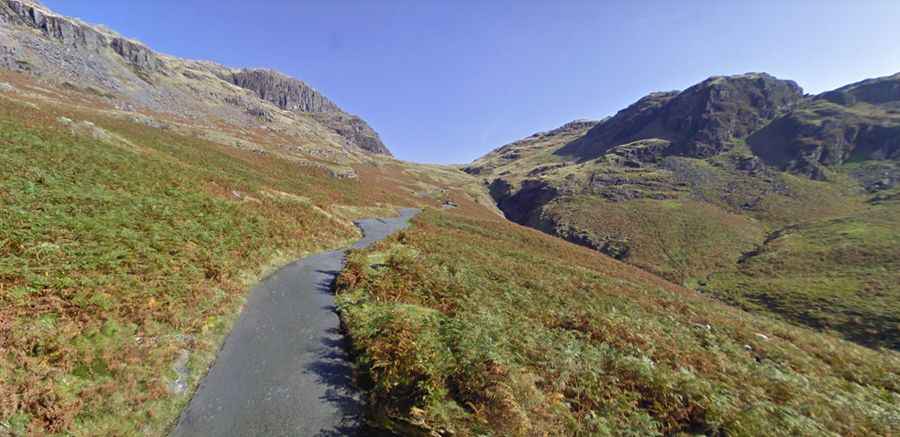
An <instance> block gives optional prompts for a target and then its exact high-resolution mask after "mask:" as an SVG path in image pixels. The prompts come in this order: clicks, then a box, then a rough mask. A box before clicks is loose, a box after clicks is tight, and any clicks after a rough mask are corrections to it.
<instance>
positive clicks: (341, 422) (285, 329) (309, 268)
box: [172, 208, 419, 437]
mask: <svg viewBox="0 0 900 437" xmlns="http://www.w3.org/2000/svg"><path fill="white" fill-rule="evenodd" d="M418 212H419V210H417V209H411V208H409V209H404V210H403V211H402V212H401V214H400V216H399V217H396V218H390V219H366V220H361V221H359V222H357V225H358V226H359V227H360V228H361V229H362V231H363V235H364V237H363V239H362V240H360V241H358V242H357V243H356V244H354V245H353V246H352V247H353V248H354V249H359V248H365V247H367V246H369V245H371V244H373V243H375V242H377V241H380V240H382V239H384V238H385V237H387V236H388V235H390V234H392V233H393V232H395V231H398V230H400V229H403V228H405V227H406V226H407V225H408V224H409V220H410V219H411V218H412V217H414V216H415V215H416V214H417V213H418ZM345 254H346V249H344V250H335V251H331V252H323V253H319V254H316V255H311V256H309V257H306V258H304V259H302V260H300V261H297V262H294V263H292V264H290V265H287V266H285V267H283V268H282V269H280V270H278V271H277V272H276V273H274V274H272V275H271V276H269V277H268V278H266V279H265V281H264V282H262V283H261V284H259V285H258V286H257V287H256V288H254V289H253V291H252V292H251V294H250V296H249V298H248V299H247V304H246V305H245V307H244V309H243V311H242V312H241V316H240V318H239V319H238V321H237V323H236V324H235V326H234V328H233V330H232V331H231V334H230V335H229V336H228V338H227V339H226V340H225V344H224V345H223V346H222V349H221V351H219V354H218V356H217V358H216V361H215V363H214V364H213V366H212V367H211V368H210V370H209V373H208V374H207V375H206V378H205V379H204V380H203V381H202V382H201V384H200V387H199V388H198V389H197V392H196V394H195V395H194V397H193V399H191V402H190V403H189V404H188V406H187V408H185V410H184V411H183V412H182V413H181V417H180V418H179V421H178V423H177V425H176V427H175V430H174V431H173V433H172V436H173V437H187V436H217V437H225V436H321V437H324V436H338V435H347V434H352V433H353V432H354V431H355V430H357V429H359V427H360V425H361V423H360V422H361V420H360V417H359V416H360V413H361V410H362V400H361V398H360V396H359V394H358V393H357V392H356V391H355V390H354V389H353V387H352V385H351V365H350V362H349V361H348V357H347V354H346V352H345V350H344V347H343V346H344V344H343V341H344V340H343V336H342V335H341V333H340V327H339V319H338V316H337V314H336V313H335V307H334V294H333V285H334V280H335V278H336V277H337V275H338V273H339V272H340V271H341V269H342V268H343V265H344V256H345Z"/></svg>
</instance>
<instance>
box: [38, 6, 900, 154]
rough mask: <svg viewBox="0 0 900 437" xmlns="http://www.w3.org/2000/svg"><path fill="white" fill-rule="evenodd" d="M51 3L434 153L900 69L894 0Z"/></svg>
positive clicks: (398, 146) (405, 148)
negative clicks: (285, 88) (329, 104)
mask: <svg viewBox="0 0 900 437" xmlns="http://www.w3.org/2000/svg"><path fill="white" fill-rule="evenodd" d="M44 4H46V5H47V6H48V7H50V8H51V9H54V10H56V11H58V12H60V13H63V14H66V15H72V16H76V17H79V18H82V19H84V20H86V21H89V22H94V23H102V24H105V25H108V26H109V27H111V28H112V29H114V30H117V31H119V32H120V33H122V34H124V35H127V36H130V37H133V38H136V39H139V40H141V41H143V42H145V43H147V44H148V45H149V46H150V47H152V48H154V49H156V50H158V51H161V52H164V53H168V54H172V55H177V56H181V57H188V58H195V59H210V60H214V61H217V62H220V63H223V64H226V65H229V66H234V67H270V68H274V69H277V70H280V71H282V72H285V73H287V74H290V75H292V76H295V77H298V78H300V79H303V80H304V81H306V82H307V83H309V84H311V85H312V86H314V87H315V88H317V89H319V90H320V91H322V92H323V93H325V94H326V95H327V96H329V97H330V98H331V99H332V100H334V101H335V102H336V103H337V104H338V105H340V106H341V107H343V108H344V109H345V110H347V111H349V112H352V113H355V114H359V115H360V116H362V117H363V118H365V119H366V120H367V121H369V123H370V124H371V125H372V126H373V127H374V128H375V129H376V130H377V131H378V132H379V133H380V134H381V136H382V138H383V139H384V141H385V143H386V144H387V145H388V147H390V149H391V150H392V151H393V152H394V153H395V155H397V157H399V158H401V159H406V160H412V161H420V162H437V163H463V162H468V161H470V160H472V159H474V158H476V157H478V156H480V155H482V154H484V153H486V152H487V151H489V150H490V149H493V148H495V147H497V146H500V145H503V144H505V143H507V142H510V141H513V140H516V139H518V138H521V137H524V136H527V135H530V134H531V133H533V132H536V131H539V130H546V129H551V128H554V127H556V126H558V125H561V124H563V123H565V122H567V121H570V120H573V119H577V118H601V117H603V116H606V115H610V114H613V113H615V112H616V111H617V110H619V109H621V108H623V107H625V106H627V105H628V104H630V103H632V102H633V101H635V100H636V99H638V98H640V97H641V96H643V95H645V94H646V93H648V92H651V91H657V90H671V89H683V88H685V87H687V86H690V85H692V84H694V83H696V82H698V81H700V80H702V79H704V78H706V77H708V76H711V75H718V74H735V73H744V72H748V71H766V72H769V73H771V74H774V75H776V76H778V77H782V78H788V79H793V80H796V81H797V82H798V83H799V84H800V85H801V86H803V88H804V89H805V90H807V92H821V91H824V90H827V89H832V88H836V87H838V86H840V85H844V84H846V83H850V82H855V81H857V80H860V79H864V78H869V77H875V76H883V75H887V74H892V73H896V72H898V71H900V43H898V42H900V1H896V0H885V1H880V2H879V1H874V0H872V1H867V0H858V1H837V0H833V1H832V0H818V1H800V0H796V1H792V0H773V1H738V0H735V1H728V0H726V1H690V0H681V1H674V0H673V1H643V2H641V1H632V2H626V1H621V2H613V1H608V2H604V1H564V0H563V1H551V0H546V1H530V0H515V1H501V0H487V1H474V0H454V1H451V0H447V1H431V0H417V1H413V0H410V1H400V0H397V1H366V2H363V1H344V0H319V1H289V0H269V1H263V0H260V1H255V2H254V1H247V0H153V1H122V0H44Z"/></svg>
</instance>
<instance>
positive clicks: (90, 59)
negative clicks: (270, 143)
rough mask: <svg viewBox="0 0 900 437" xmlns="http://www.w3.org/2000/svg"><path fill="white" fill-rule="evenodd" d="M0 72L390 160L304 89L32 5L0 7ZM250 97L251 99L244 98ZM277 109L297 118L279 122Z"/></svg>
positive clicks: (365, 131) (123, 104)
mask: <svg viewBox="0 0 900 437" xmlns="http://www.w3.org/2000/svg"><path fill="white" fill-rule="evenodd" d="M0 68H3V69H7V70H12V71H17V72H21V73H25V74H29V75H33V76H39V77H41V78H43V79H46V80H49V81H51V82H56V83H58V84H61V85H67V86H69V87H74V88H79V89H85V90H96V91H97V92H95V93H93V94H95V95H99V96H103V97H104V98H106V99H108V101H109V102H111V103H113V104H115V106H116V107H118V108H127V110H129V111H132V110H135V109H147V110H150V111H155V112H161V113H168V114H172V115H175V116H177V117H179V118H182V119H188V120H198V119H208V120H217V121H225V122H226V123H230V124H233V125H235V126H238V127H240V128H249V127H254V126H258V125H259V124H260V123H273V122H276V121H277V123H279V125H280V126H281V128H282V129H284V128H286V129H288V130H292V131H294V132H301V133H309V136H308V137H307V138H315V139H316V141H323V142H327V143H328V144H330V145H331V147H336V148H338V149H340V150H343V151H345V152H346V151H354V150H355V151H364V152H367V153H374V154H386V155H390V151H388V149H387V147H386V146H385V145H384V144H383V143H382V141H381V139H380V138H379V136H378V134H377V133H376V132H375V131H374V130H373V129H372V128H371V127H370V126H369V125H368V124H367V123H366V122H365V121H364V120H363V119H361V118H360V117H357V116H354V115H351V114H347V113H346V112H344V111H342V110H341V108H339V107H338V106H337V105H336V104H335V103H334V102H332V101H331V100H329V99H328V98H327V97H325V96H324V95H323V94H321V93H319V92H318V91H316V90H315V89H313V88H312V87H310V86H309V85H307V84H306V83H304V82H303V81H300V80H297V79H293V78H291V77H288V76H285V75H283V74H280V73H277V72H274V71H271V70H256V69H243V70H234V69H230V68H227V67H224V66H221V65H218V64H214V63H211V62H203V61H190V60H184V59H179V58H175V57H171V56H166V55H162V54H159V53H157V52H155V51H153V50H152V49H150V48H149V47H147V46H145V45H144V44H141V43H140V42H137V41H134V40H131V39H128V38H125V37H122V36H120V35H118V34H116V33H115V32H113V31H110V30H108V29H106V28H104V27H101V26H94V25H91V24H87V23H84V22H82V21H80V20H78V19H75V18H70V17H65V16H61V15H59V14H56V13H54V12H52V11H50V10H49V9H48V8H46V7H44V6H42V5H41V4H39V3H37V2H35V1H32V0H0ZM248 91H249V92H248ZM278 109H281V110H283V111H289V112H291V113H295V114H302V115H301V116H287V115H286V114H280V115H279V114H277V112H278Z"/></svg>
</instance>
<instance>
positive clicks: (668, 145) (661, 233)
mask: <svg viewBox="0 0 900 437" xmlns="http://www.w3.org/2000/svg"><path fill="white" fill-rule="evenodd" d="M897 86H900V76H896V75H895V76H890V77H885V78H880V79H873V80H868V81H863V82H860V83H858V84H854V85H849V86H847V87H843V88H840V89H838V90H835V91H832V92H828V93H824V94H822V95H820V96H803V95H802V92H801V90H800V88H799V87H798V86H797V85H796V84H795V83H794V82H790V81H783V80H779V79H776V78H774V77H772V76H769V75H766V74H755V73H754V74H745V75H739V76H730V77H713V78H710V79H707V80H705V81H703V82H701V83H699V84H697V85H695V86H693V87H690V88H688V89H687V90H685V91H682V92H666V93H653V94H650V95H648V96H647V97H645V98H643V99H641V100H639V101H638V102H637V103H635V104H634V105H632V106H630V107H628V108H626V109H624V110H622V111H620V112H619V113H617V114H616V115H615V116H613V117H610V118H608V119H607V120H604V121H603V122H600V123H598V124H596V125H594V126H593V127H591V128H590V129H589V130H587V131H585V132H583V131H570V133H569V135H561V134H560V135H555V136H548V137H545V138H543V139H542V141H541V142H540V143H537V142H536V141H534V140H532V139H526V140H522V141H519V142H516V143H512V144H510V145H507V146H504V147H501V148H500V149H497V150H496V151H494V152H492V153H491V154H488V155H487V156H485V157H484V158H482V159H479V160H478V161H475V162H474V163H473V164H471V165H470V166H468V167H466V168H465V170H466V171H467V172H469V173H471V174H473V175H477V176H479V177H481V178H482V179H483V181H484V183H485V184H486V185H487V186H488V187H489V189H490V192H491V195H492V196H493V197H494V199H495V200H496V201H497V205H498V206H499V207H500V209H501V210H502V211H503V212H504V213H505V214H506V216H507V217H508V218H509V219H511V220H513V221H516V222H518V223H521V224H525V225H528V226H531V227H534V228H537V229H540V230H542V231H545V232H548V233H550V234H553V235H557V236H561V237H563V238H565V239H567V240H569V241H572V242H575V243H578V244H582V245H586V246H588V247H592V248H594V249H597V250H599V251H601V252H603V253H605V254H607V255H609V256H612V257H614V258H617V259H620V260H624V261H627V262H629V263H631V264H634V265H636V266H638V267H641V268H642V269H644V270H647V271H650V272H653V273H656V274H659V275H661V276H663V277H666V278H668V279H671V280H673V281H675V282H678V283H684V284H688V285H692V286H696V285H697V284H699V283H705V281H706V280H705V278H706V277H707V276H708V275H710V274H712V273H714V272H725V271H733V270H735V269H739V268H742V267H741V266H739V265H738V261H739V260H740V259H743V258H744V257H745V254H747V253H751V252H754V251H756V250H757V249H758V246H760V245H763V243H764V241H765V240H766V237H767V236H768V235H770V234H771V233H774V232H776V231H777V230H779V229H783V228H785V227H790V226H794V225H801V224H811V223H818V222H819V221H822V220H838V219H840V218H842V217H859V218H860V219H861V220H863V221H865V220H867V219H868V218H869V217H872V215H871V214H870V213H869V211H871V210H873V209H875V208H877V207H876V206H874V205H872V203H871V202H870V200H871V199H872V198H873V196H878V195H879V194H878V193H880V192H884V191H885V190H891V189H892V187H895V186H896V185H897V183H898V181H900V173H898V171H900V154H898V149H897V145H898V141H900V131H896V129H898V128H900V118H898V113H897V112H896V111H897V109H896V108H897V105H898V100H897V99H896V92H895V91H894V90H895V89H896V87H897ZM564 131H565V130H564ZM582 132H583V133H582ZM884 220H888V221H893V224H892V226H900V216H898V217H896V218H895V217H893V216H891V215H890V214H887V215H886V216H885V218H884ZM838 238H840V237H838ZM892 251H900V246H894V247H889V248H884V247H882V248H880V249H878V251H876V252H875V253H873V254H871V255H872V256H871V257H870V258H869V259H870V261H871V262H872V263H874V264H875V265H874V266H873V268H877V269H883V270H884V271H885V272H886V273H885V275H886V277H885V280H886V281H888V282H890V281H893V282H900V277H898V276H897V275H898V274H900V273H898V272H897V270H896V269H895V268H894V267H893V265H892V264H891V262H892V261H890V260H891V259H893V257H892V256H889V255H891V253H895V252H892ZM878 254H883V255H886V256H884V257H882V256H876V255H878ZM795 255H798V256H799V254H795ZM807 255H808V256H812V253H810V254H807ZM814 264H815V263H814ZM807 267H808V268H818V269H820V270H819V271H820V272H826V271H830V269H832V268H834V267H837V268H839V269H840V268H841V266H839V265H838V266H834V265H830V264H828V263H824V262H823V263H819V264H816V265H814V266H807ZM767 271H768V272H770V273H771V272H777V271H778V267H777V266H771V268H770V269H769V270H767ZM848 274H849V275H851V276H854V275H855V278H856V279H857V280H860V281H862V280H863V277H864V275H865V274H864V273H862V272H855V273H848ZM857 283H858V282H857ZM755 284H756V283H755V282H753V281H752V280H750V281H749V282H748V281H742V282H741V287H743V288H742V289H744V290H746V289H749V288H752V287H755ZM760 285H761V284H760ZM794 285H795V286H798V287H799V286H801V285H800V284H799V283H797V284H794ZM847 287H850V286H847ZM847 287H844V288H842V290H844V291H842V293H859V292H860V291H858V290H850V289H848V288H847ZM707 288H708V289H710V290H711V289H712V287H711V286H710V287H707ZM781 292H787V291H786V290H785V289H784V288H783V287H782V289H781ZM880 292H881V293H884V294H883V296H884V298H885V299H886V301H890V300H892V299H894V300H895V299H897V298H900V294H898V291H897V290H895V289H894V288H893V287H886V288H883V289H880ZM736 293H737V294H740V293H741V292H740V291H738V290H736V289H734V288H733V287H732V288H731V289H730V291H729V292H728V293H723V295H724V294H728V295H729V296H732V297H734V296H735V294H736ZM754 293H757V291H754ZM760 293H761V292H760ZM769 297H770V296H768V295H766V296H761V295H758V296H757V300H759V299H763V298H765V299H768V298H769ZM731 300H732V301H734V299H731ZM793 305H794V306H795V310H797V311H802V309H801V308H800V306H802V303H799V302H794V303H793ZM809 305H816V304H814V303H809ZM776 307H777V308H781V309H777V308H776ZM755 308H756V309H759V308H760V307H759V306H757V307H755ZM766 308H767V309H769V310H772V311H775V312H777V313H784V311H782V310H784V306H775V305H769V306H767V307H766ZM857 309H859V310H861V309H860V308H857V307H856V306H852V305H851V306H850V307H847V308H845V309H843V310H841V309H839V308H838V306H832V307H831V308H830V309H829V308H825V309H822V310H821V311H820V312H821V313H823V314H824V313H830V312H833V313H834V314H835V315H836V313H838V312H847V311H853V310H857ZM868 316H873V320H877V322H873V323H874V324H876V325H879V326H880V328H873V329H875V330H874V331H871V332H870V334H871V335H874V336H875V337H876V339H869V340H866V339H863V338H861V336H860V335H859V334H854V333H852V332H851V331H853V330H852V329H850V328H848V327H847V326H848V325H846V324H840V323H839V324H827V326H824V325H822V324H821V323H819V322H817V321H814V320H812V319H810V318H803V317H790V318H791V319H792V320H794V321H800V322H803V323H809V324H812V325H814V326H818V327H834V328H835V329H838V330H840V331H842V332H844V333H846V334H847V335H849V336H851V337H852V338H855V339H857V340H858V341H861V342H863V343H866V344H871V345H888V346H891V347H896V344H895V342H894V341H893V340H890V339H889V338H888V337H890V335H889V334H888V333H890V332H893V331H892V330H893V329H894V324H895V323H896V320H897V319H896V316H895V315H890V316H887V317H882V316H883V315H882V314H874V313H872V312H867V311H862V312H860V313H859V317H861V318H866V317H868ZM875 316H877V317H875ZM841 326H843V327H844V328H841ZM845 328H846V329H845ZM870 328H871V326H870Z"/></svg>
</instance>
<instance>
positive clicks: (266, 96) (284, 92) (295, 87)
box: [225, 70, 391, 155]
mask: <svg viewBox="0 0 900 437" xmlns="http://www.w3.org/2000/svg"><path fill="white" fill-rule="evenodd" d="M225 79H226V80H228V81H229V82H231V83H233V84H235V85H237V86H239V87H241V88H244V89H248V90H250V91H253V92H254V93H256V95H257V96H259V98H261V99H263V100H265V101H267V102H269V103H272V104H273V105H275V106H277V107H279V108H281V109H283V110H285V111H292V112H308V113H314V114H315V117H316V119H317V120H319V121H320V122H322V123H323V124H324V125H325V126H328V127H330V128H331V129H333V130H334V131H335V132H337V134H338V135H340V136H341V137H343V138H345V139H346V140H347V143H348V144H349V145H352V146H355V147H358V148H360V149H363V150H366V151H369V152H372V153H378V154H384V155H390V154H391V152H390V151H389V150H388V149H387V147H386V146H385V145H384V143H382V142H381V138H380V137H379V136H378V133H376V132H375V130H373V129H372V128H371V127H370V126H369V125H368V123H366V122H365V120H363V119H361V118H359V117H357V116H355V115H351V114H347V113H345V112H343V111H341V109H340V108H338V106H337V105H335V104H334V103H333V102H332V101H331V100H328V98H327V97H325V96H323V95H322V94H320V93H319V92H318V91H316V90H315V89H313V88H312V87H310V86H309V85H307V84H306V83H305V82H303V81H301V80H297V79H294V78H292V77H288V76H285V75H283V74H281V73H278V72H276V71H272V70H239V71H234V72H230V73H229V74H226V75H225Z"/></svg>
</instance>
